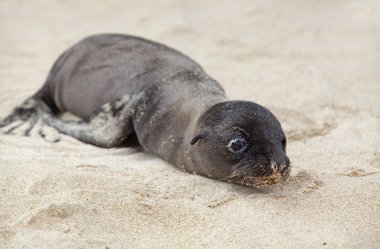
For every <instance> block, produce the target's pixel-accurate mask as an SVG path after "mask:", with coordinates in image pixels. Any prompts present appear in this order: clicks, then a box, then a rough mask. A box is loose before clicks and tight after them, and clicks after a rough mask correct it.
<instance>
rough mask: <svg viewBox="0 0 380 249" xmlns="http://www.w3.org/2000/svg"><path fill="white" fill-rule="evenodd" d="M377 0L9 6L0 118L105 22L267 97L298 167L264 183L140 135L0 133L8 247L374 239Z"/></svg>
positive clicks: (377, 214)
mask: <svg viewBox="0 0 380 249" xmlns="http://www.w3.org/2000/svg"><path fill="white" fill-rule="evenodd" d="M379 13H380V2H379V1H371V0H363V1H340V0H333V1H317V0H310V1H297V0H292V1H256V0H244V1H216V0H206V1H205V0H203V1H201V0H193V1H183V0H180V1H174V0H159V1H146V0H139V1H137V0H130V1H115V0H110V1H90V0H88V1H74V0H68V1H58V0H56V1H55V0H34V1H26V0H17V1H15V0H2V1H1V2H0V34H1V35H0V118H2V117H4V116H5V115H7V114H8V113H9V112H10V111H11V110H12V109H13V108H14V107H15V106H16V105H18V104H20V103H21V102H22V101H24V100H25V99H26V98H27V97H29V96H31V95H32V94H33V93H34V92H35V91H36V90H37V89H39V88H40V87H41V86H42V84H43V83H44V80H45V78H46V76H47V74H48V72H49V70H50V67H51V66H52V64H53V62H54V61H55V60H56V58H57V57H58V56H59V55H60V54H61V53H62V52H63V51H64V49H66V48H68V47H69V46H71V45H72V44H74V43H75V42H77V41H79V40H80V39H82V38H83V37H85V36H88V35H91V34H95V33H124V34H133V35H137V36H142V37H145V38H149V39H152V40H155V41H159V42H162V43H164V44H166V45H169V46H171V47H173V48H176V49H178V50H180V51H182V52H183V53H185V54H187V55H189V56H191V57H192V58H193V59H195V60H196V61H197V62H199V64H201V65H202V66H203V68H204V69H205V70H206V72H207V73H208V74H209V75H211V76H212V77H214V78H215V79H217V80H218V81H219V82H220V83H221V85H222V86H223V87H224V89H225V91H226V92H227V95H228V96H229V98H231V99H244V100H250V101H254V102H257V103H260V104H262V105H264V106H266V107H268V108H269V109H270V110H271V111H272V112H273V113H274V114H275V115H276V116H277V117H278V118H279V119H280V121H281V123H282V125H283V128H284V130H285V132H286V134H287V137H288V149H287V150H288V156H289V158H290V159H291V161H292V165H293V170H292V173H291V176H290V178H289V181H288V182H286V183H285V184H283V185H282V186H280V187H276V188H273V189H265V190H258V189H254V188H249V187H243V186H237V185H233V184H227V183H223V182H218V181H214V180H210V179H207V178H204V177H201V176H196V175H191V174H188V173H184V172H181V171H180V170H178V169H176V168H175V167H174V166H172V165H169V164H168V163H166V162H164V161H162V160H160V159H158V158H156V157H155V156H153V155H150V154H147V153H145V152H143V151H142V150H141V148H139V147H138V146H132V147H121V148H113V149H101V148H97V147H94V146H91V145H87V144H83V143H81V142H79V141H77V140H75V139H73V138H70V137H67V136H62V140H61V141H60V142H59V143H51V142H48V141H45V140H44V139H42V138H40V137H38V136H32V137H22V136H17V135H7V136H6V135H1V134H0V248H380V111H379V110H380V98H379V97H380V45H379V44H380V15H379Z"/></svg>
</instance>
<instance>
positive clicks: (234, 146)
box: [227, 138, 247, 153]
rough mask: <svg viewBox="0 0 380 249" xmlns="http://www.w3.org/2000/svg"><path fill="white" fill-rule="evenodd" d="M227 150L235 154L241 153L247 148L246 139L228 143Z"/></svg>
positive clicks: (236, 139) (233, 140)
mask: <svg viewBox="0 0 380 249" xmlns="http://www.w3.org/2000/svg"><path fill="white" fill-rule="evenodd" d="M227 148H228V150H229V151H231V152H233V153H239V152H242V151H244V150H245V149H246V148H247V143H246V142H245V140H244V138H235V139H232V140H231V141H230V142H229V143H228V145H227Z"/></svg>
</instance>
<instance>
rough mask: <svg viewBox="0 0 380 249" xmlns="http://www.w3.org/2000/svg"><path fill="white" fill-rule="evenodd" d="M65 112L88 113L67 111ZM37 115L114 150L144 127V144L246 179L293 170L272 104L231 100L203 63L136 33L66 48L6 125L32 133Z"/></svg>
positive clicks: (174, 158)
mask: <svg viewBox="0 0 380 249" xmlns="http://www.w3.org/2000/svg"><path fill="white" fill-rule="evenodd" d="M66 111H68V112H71V113H73V114H75V115H77V116H79V117H81V118H82V119H81V120H80V121H65V120H62V119H60V118H59V114H61V113H63V112H66ZM38 123H44V124H47V125H49V126H52V127H54V128H55V129H57V130H58V131H59V132H61V133H64V134H67V135H69V136H72V137H74V138H76V139H78V140H80V141H82V142H84V143H89V144H93V145H96V146H100V147H106V148H110V147H114V146H117V145H119V144H121V143H122V142H123V141H125V140H126V139H127V138H128V137H129V136H131V135H132V134H135V135H136V137H137V139H138V142H139V143H140V144H141V146H142V147H143V148H144V150H146V151H148V152H150V153H153V154H155V155H157V156H158V157H160V158H162V159H164V160H165V161H167V162H169V163H171V164H173V165H175V166H177V167H178V168H180V169H183V170H185V171H188V172H191V173H194V174H199V175H202V176H206V177H209V178H213V179H217V180H221V181H226V182H231V183H236V184H241V185H248V186H253V187H264V186H273V185H277V184H279V183H281V182H283V181H285V180H286V179H287V178H288V176H289V173H290V168H291V167H290V161H289V159H288V157H287V156H286V152H285V150H286V137H285V134H284V132H283V130H282V128H281V124H280V122H279V121H278V120H277V118H276V117H275V116H274V115H273V114H272V113H271V112H270V111H269V110H268V109H266V108H265V107H263V106H260V105H258V104H256V103H253V102H249V101H230V100H228V98H227V97H226V95H225V92H224V90H223V88H222V87H221V86H220V84H219V83H218V82H217V81H216V80H214V79H213V78H211V77H210V76H208V75H207V74H206V73H205V71H204V70H203V69H202V67H201V66H200V65H198V64H197V63H196V62H195V61H193V60H192V59H190V58H189V57H187V56H186V55H184V54H182V53H180V52H178V51H176V50H174V49H171V48H169V47H167V46H165V45H162V44H159V43H156V42H152V41H149V40H146V39H142V38H138V37H134V36H128V35H119V34H102V35H95V36H90V37H87V38H85V39H84V40H82V41H80V42H79V43H77V44H75V45H74V46H72V47H71V48H69V49H68V50H66V51H65V52H64V53H63V54H62V55H61V56H60V57H59V58H58V60H57V61H56V62H55V64H54V65H53V67H52V69H51V71H50V73H49V75H48V77H47V80H46V82H45V84H44V85H43V87H42V88H41V89H40V90H39V91H38V92H37V93H36V94H34V95H33V96H32V97H30V98H29V99H27V100H26V101H25V102H24V103H23V104H22V105H20V106H19V107H17V108H15V109H14V111H13V112H12V113H11V114H10V115H8V116H7V117H6V118H5V119H3V120H2V122H1V123H0V127H1V131H2V132H3V133H6V134H11V133H15V132H16V131H20V130H21V132H22V133H23V134H24V135H29V134H30V133H31V131H32V130H34V128H35V127H40V126H37V125H36V124H38ZM36 129H40V128H36ZM41 130H42V129H40V134H41V135H44V134H43V132H41Z"/></svg>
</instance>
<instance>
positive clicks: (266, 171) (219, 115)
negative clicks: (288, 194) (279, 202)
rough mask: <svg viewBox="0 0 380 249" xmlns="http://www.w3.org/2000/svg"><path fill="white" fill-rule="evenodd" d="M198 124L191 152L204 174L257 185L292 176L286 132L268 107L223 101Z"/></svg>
mask: <svg viewBox="0 0 380 249" xmlns="http://www.w3.org/2000/svg"><path fill="white" fill-rule="evenodd" d="M196 127H197V128H196V131H195V132H196V136H195V137H194V138H193V140H192V141H191V144H192V152H191V153H192V154H193V155H194V156H195V158H197V159H198V162H197V165H200V166H199V167H201V168H200V169H198V171H199V172H201V173H202V174H203V175H206V176H208V177H210V178H214V179H218V180H222V181H227V182H232V183H236V184H242V185H249V186H254V187H265V186H273V185H277V184H279V183H281V182H283V181H285V180H286V179H287V178H288V177H289V174H290V161H289V158H288V157H287V156H286V154H285V150H286V138H285V134H284V132H283V130H282V128H281V125H280V123H279V121H278V120H277V119H276V117H275V116H274V115H273V114H272V113H271V112H270V111H269V110H268V109H266V108H264V107H262V106H260V105H258V104H255V103H253V102H248V101H229V102H223V103H219V104H216V105H214V106H212V107H210V108H209V109H208V110H207V111H206V112H205V113H204V114H203V115H202V116H201V117H200V118H199V120H198V123H197V126H196ZM202 165H203V166H202Z"/></svg>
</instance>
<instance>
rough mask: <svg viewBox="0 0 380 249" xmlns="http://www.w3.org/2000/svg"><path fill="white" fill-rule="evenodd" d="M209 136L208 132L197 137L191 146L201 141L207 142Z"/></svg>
mask: <svg viewBox="0 0 380 249" xmlns="http://www.w3.org/2000/svg"><path fill="white" fill-rule="evenodd" d="M207 136H208V133H207V132H204V133H201V134H198V135H196V136H195V137H194V138H193V139H192V140H191V142H190V144H191V145H194V144H196V143H197V142H198V141H199V140H205V139H206V138H207Z"/></svg>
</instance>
